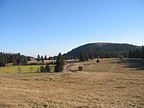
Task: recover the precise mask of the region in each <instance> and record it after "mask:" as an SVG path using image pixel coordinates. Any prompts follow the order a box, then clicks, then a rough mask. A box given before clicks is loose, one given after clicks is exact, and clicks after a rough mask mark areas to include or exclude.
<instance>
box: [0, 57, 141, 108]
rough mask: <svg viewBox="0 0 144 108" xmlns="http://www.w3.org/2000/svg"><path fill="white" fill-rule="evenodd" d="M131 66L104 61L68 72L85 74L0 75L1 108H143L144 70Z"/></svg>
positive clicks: (126, 63)
mask: <svg viewBox="0 0 144 108" xmlns="http://www.w3.org/2000/svg"><path fill="white" fill-rule="evenodd" d="M132 64H133V63H132ZM130 65H131V63H129V62H126V61H124V62H121V61H120V60H119V59H101V60H100V63H99V64H97V63H95V61H94V60H93V61H89V62H82V63H77V64H75V65H74V66H72V67H70V68H69V69H70V70H77V67H78V66H83V67H84V71H82V72H74V73H69V74H64V75H58V76H46V77H40V76H38V75H37V76H35V75H34V76H33V75H32V76H31V77H27V76H23V77H21V76H19V77H13V76H11V75H9V74H7V75H9V77H7V75H5V76H3V74H0V96H1V98H0V108H1V107H2V108H144V70H142V69H140V68H139V69H138V68H137V67H130ZM17 74H18V73H17ZM17 74H15V75H17ZM19 74H20V73H19Z"/></svg>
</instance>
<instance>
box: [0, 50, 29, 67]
mask: <svg viewBox="0 0 144 108" xmlns="http://www.w3.org/2000/svg"><path fill="white" fill-rule="evenodd" d="M28 60H29V58H28V57H26V56H24V55H21V54H20V53H15V54H13V53H4V52H0V66H5V65H6V64H9V63H12V65H25V64H26V63H27V61H28Z"/></svg>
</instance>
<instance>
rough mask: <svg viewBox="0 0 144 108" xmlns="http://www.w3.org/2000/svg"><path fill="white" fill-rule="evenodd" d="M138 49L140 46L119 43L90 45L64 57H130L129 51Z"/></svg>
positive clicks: (72, 51)
mask: <svg viewBox="0 0 144 108" xmlns="http://www.w3.org/2000/svg"><path fill="white" fill-rule="evenodd" d="M136 48H140V46H135V45H130V44H118V43H90V44H86V45H82V46H80V47H78V48H75V49H73V50H71V51H70V52H68V53H66V54H64V55H63V56H64V58H65V59H76V58H80V57H81V56H85V57H86V59H87V58H89V59H93V58H116V57H120V56H123V57H129V50H131V49H136Z"/></svg>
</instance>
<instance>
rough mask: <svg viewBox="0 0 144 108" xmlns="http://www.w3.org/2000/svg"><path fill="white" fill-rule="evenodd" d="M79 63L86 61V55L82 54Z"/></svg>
mask: <svg viewBox="0 0 144 108" xmlns="http://www.w3.org/2000/svg"><path fill="white" fill-rule="evenodd" d="M79 61H86V58H85V55H84V53H80V56H79Z"/></svg>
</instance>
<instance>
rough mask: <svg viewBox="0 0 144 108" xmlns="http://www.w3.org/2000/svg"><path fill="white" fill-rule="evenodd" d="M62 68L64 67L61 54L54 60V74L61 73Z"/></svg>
mask: <svg viewBox="0 0 144 108" xmlns="http://www.w3.org/2000/svg"><path fill="white" fill-rule="evenodd" d="M63 67H64V60H63V57H62V55H61V53H59V54H58V56H57V59H56V66H55V72H62V71H63Z"/></svg>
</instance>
